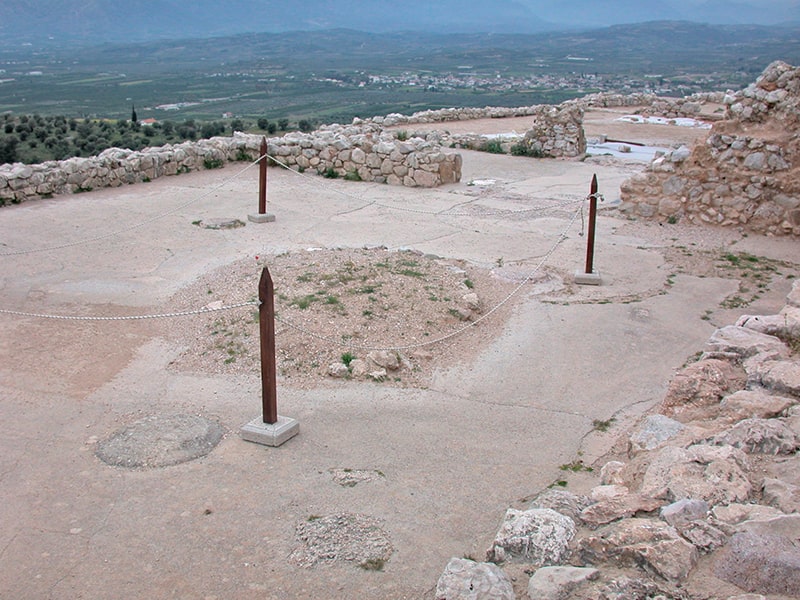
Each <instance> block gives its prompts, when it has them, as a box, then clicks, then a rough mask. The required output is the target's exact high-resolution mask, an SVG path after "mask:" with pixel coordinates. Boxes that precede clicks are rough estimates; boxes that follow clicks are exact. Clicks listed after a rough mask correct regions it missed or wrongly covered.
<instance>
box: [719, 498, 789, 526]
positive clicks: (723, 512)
mask: <svg viewBox="0 0 800 600" xmlns="http://www.w3.org/2000/svg"><path fill="white" fill-rule="evenodd" d="M711 514H712V515H713V516H714V518H715V519H716V520H717V521H719V522H720V523H724V524H726V525H738V524H739V523H744V522H745V521H768V520H770V519H774V518H775V517H779V516H782V515H783V512H781V511H780V510H778V509H777V508H772V507H771V506H763V505H761V504H739V503H738V502H733V503H731V504H728V505H727V506H722V505H720V506H715V507H714V508H712V509H711Z"/></svg>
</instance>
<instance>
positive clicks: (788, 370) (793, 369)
mask: <svg viewBox="0 0 800 600" xmlns="http://www.w3.org/2000/svg"><path fill="white" fill-rule="evenodd" d="M749 380H750V382H751V383H758V384H760V385H762V386H764V387H765V388H767V389H769V390H772V391H773V392H775V393H776V394H784V395H788V396H793V397H795V398H800V362H797V361H792V360H776V361H770V362H766V363H763V364H762V365H761V367H760V368H759V369H758V370H757V371H756V373H754V374H753V375H751V376H750V377H749Z"/></svg>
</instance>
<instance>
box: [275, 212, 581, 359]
mask: <svg viewBox="0 0 800 600" xmlns="http://www.w3.org/2000/svg"><path fill="white" fill-rule="evenodd" d="M582 212H583V210H582V207H581V209H579V210H576V211H575V212H574V213H573V215H572V218H571V219H570V220H569V222H568V223H567V226H566V227H565V228H564V229H563V231H561V233H560V234H559V235H558V238H557V239H556V241H555V243H554V244H553V246H552V247H551V248H550V249H549V250H548V251H547V252H546V253H545V254H544V256H543V257H542V259H541V260H540V261H539V263H538V264H537V265H536V267H535V268H534V269H533V271H531V272H530V273H529V274H528V275H527V276H526V277H525V279H523V280H522V282H521V283H520V284H519V285H518V286H517V287H516V288H514V289H513V290H512V291H511V292H510V293H509V294H508V296H506V297H505V298H504V299H503V300H501V301H500V302H499V303H498V304H496V305H495V306H494V308H492V309H491V310H489V311H487V312H485V313H484V314H482V315H481V316H480V317H478V318H477V319H475V320H474V321H471V322H470V323H468V324H467V325H464V326H463V327H461V328H459V329H456V330H455V331H452V332H450V333H448V334H445V335H443V336H440V337H438V338H434V339H432V340H427V341H424V342H417V343H415V344H407V345H404V346H390V347H384V346H368V345H361V344H353V343H350V342H345V341H343V340H337V339H334V338H330V337H327V336H324V335H321V334H318V333H315V332H313V331H310V330H308V329H305V328H304V327H301V326H300V325H297V324H295V323H293V322H291V321H290V320H288V319H285V318H283V317H281V316H279V315H275V320H276V321H278V322H280V323H282V324H283V325H286V326H287V327H290V328H292V329H294V330H296V331H299V332H300V333H302V334H304V335H307V336H309V337H312V338H314V339H316V340H319V341H322V342H325V343H327V344H331V345H334V346H340V347H345V348H352V349H353V350H363V351H367V352H371V351H388V352H403V351H408V350H415V349H417V348H424V347H425V346H433V345H435V344H439V343H442V342H445V341H447V340H450V339H452V338H454V337H457V336H459V335H461V334H463V333H464V332H466V331H467V330H469V329H471V328H472V327H476V326H477V325H478V324H480V323H482V322H483V321H485V320H486V319H488V318H489V317H490V316H491V315H493V314H494V313H495V312H497V311H498V310H500V308H502V307H503V306H504V305H506V304H507V303H508V302H509V301H510V300H511V299H512V298H513V297H514V296H516V295H517V294H518V293H519V292H520V291H521V290H522V288H523V287H525V286H526V285H527V284H528V283H529V282H530V281H531V279H533V278H534V277H535V276H536V274H537V273H538V272H539V271H540V270H541V269H542V267H543V266H544V265H545V264H546V263H547V261H548V260H549V259H550V257H551V256H552V255H553V253H554V252H555V251H556V250H557V249H558V247H559V246H560V245H561V243H562V242H563V241H564V240H565V239H566V238H567V233H568V232H569V230H570V229H571V228H572V226H573V225H574V224H575V221H576V220H577V219H578V215H579V214H582Z"/></svg>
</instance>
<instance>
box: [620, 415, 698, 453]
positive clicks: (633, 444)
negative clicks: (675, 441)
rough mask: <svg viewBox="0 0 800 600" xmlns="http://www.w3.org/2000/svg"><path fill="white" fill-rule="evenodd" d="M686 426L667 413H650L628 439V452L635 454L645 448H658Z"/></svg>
mask: <svg viewBox="0 0 800 600" xmlns="http://www.w3.org/2000/svg"><path fill="white" fill-rule="evenodd" d="M684 429H686V426H685V425H683V424H682V423H680V422H678V421H676V420H674V419H670V418H669V417H667V416H665V415H659V414H654V415H648V416H647V417H645V418H644V421H643V422H642V423H641V424H640V425H639V427H638V428H637V429H636V430H635V431H634V432H633V433H632V434H631V437H630V439H629V441H628V454H629V455H631V456H635V455H636V454H638V453H639V452H642V451H645V450H653V449H655V448H658V447H659V446H661V445H662V444H664V443H665V442H667V441H669V440H671V439H672V438H674V437H675V436H677V435H678V434H679V433H681V432H682V431H683V430H684Z"/></svg>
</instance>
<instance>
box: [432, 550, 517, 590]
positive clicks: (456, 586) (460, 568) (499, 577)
mask: <svg viewBox="0 0 800 600" xmlns="http://www.w3.org/2000/svg"><path fill="white" fill-rule="evenodd" d="M515 598H516V596H515V594H514V588H513V586H512V585H511V580H510V579H509V578H508V576H507V575H506V574H505V573H504V572H503V571H502V569H500V567H498V566H497V565H494V564H492V563H479V562H475V561H472V560H465V559H463V558H452V559H450V562H449V563H447V567H446V568H445V570H444V573H442V576H441V577H439V581H438V583H437V584H436V600H515Z"/></svg>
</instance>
